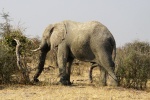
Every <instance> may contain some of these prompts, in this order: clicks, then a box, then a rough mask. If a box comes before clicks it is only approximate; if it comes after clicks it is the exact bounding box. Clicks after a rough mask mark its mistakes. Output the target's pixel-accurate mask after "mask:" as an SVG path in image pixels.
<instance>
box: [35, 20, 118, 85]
mask: <svg viewBox="0 0 150 100" xmlns="http://www.w3.org/2000/svg"><path fill="white" fill-rule="evenodd" d="M53 49H57V63H58V67H59V74H60V83H61V84H63V85H69V84H71V82H70V72H71V65H72V62H73V60H74V58H76V59H78V60H81V61H86V62H92V63H97V64H98V66H99V67H101V66H102V67H101V68H100V71H101V74H100V78H101V80H100V83H101V85H103V86H104V85H106V81H107V80H106V73H108V75H110V76H111V81H112V82H111V84H110V85H112V86H117V85H118V82H117V77H116V75H115V73H114V67H115V64H114V62H113V60H112V59H113V57H112V54H114V55H115V54H116V43H115V39H114V37H113V35H112V34H111V33H110V31H109V30H108V29H107V27H105V26H104V25H103V24H101V23H100V22H97V21H90V22H85V23H80V22H74V21H70V20H67V21H62V22H59V23H55V24H50V25H49V26H48V27H47V28H46V29H45V31H44V33H43V37H42V41H41V45H40V46H39V48H37V49H35V50H33V51H38V50H40V51H41V52H40V57H39V63H38V69H37V72H36V74H35V75H34V81H35V82H38V81H39V80H38V77H39V75H40V74H41V72H42V70H43V66H44V63H45V58H46V54H47V52H48V51H49V50H53ZM114 57H115V56H114ZM67 63H69V64H68V66H67ZM66 66H67V67H66Z"/></svg>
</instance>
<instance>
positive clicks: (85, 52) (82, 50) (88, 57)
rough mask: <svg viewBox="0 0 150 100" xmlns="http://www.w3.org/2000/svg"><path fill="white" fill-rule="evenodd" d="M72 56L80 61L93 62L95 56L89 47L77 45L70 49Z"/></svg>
mask: <svg viewBox="0 0 150 100" xmlns="http://www.w3.org/2000/svg"><path fill="white" fill-rule="evenodd" d="M71 52H72V54H73V56H74V57H75V58H76V59H78V60H81V61H94V60H95V55H94V54H93V52H92V50H91V48H90V46H89V45H81V44H80V45H77V46H74V47H72V48H71Z"/></svg>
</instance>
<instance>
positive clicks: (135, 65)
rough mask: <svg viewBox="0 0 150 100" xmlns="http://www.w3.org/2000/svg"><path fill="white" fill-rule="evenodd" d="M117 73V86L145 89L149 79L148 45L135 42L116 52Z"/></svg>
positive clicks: (149, 47)
mask: <svg viewBox="0 0 150 100" xmlns="http://www.w3.org/2000/svg"><path fill="white" fill-rule="evenodd" d="M116 60H117V62H116V65H117V71H116V74H117V76H118V79H119V84H120V85H121V86H124V87H129V88H130V87H131V88H136V89H144V88H146V83H147V81H148V79H149V78H150V45H149V43H146V42H139V41H135V42H133V43H128V44H126V45H125V46H124V47H122V48H118V50H117V59H116Z"/></svg>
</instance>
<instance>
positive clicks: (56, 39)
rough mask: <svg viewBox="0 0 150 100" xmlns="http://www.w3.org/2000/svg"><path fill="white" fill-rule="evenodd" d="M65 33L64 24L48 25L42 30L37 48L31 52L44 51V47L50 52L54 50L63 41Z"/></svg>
mask: <svg viewBox="0 0 150 100" xmlns="http://www.w3.org/2000/svg"><path fill="white" fill-rule="evenodd" d="M66 33H67V31H66V25H65V23H63V22H61V23H56V24H50V25H49V26H48V27H46V29H45V30H44V33H43V36H42V40H41V44H40V46H39V48H37V49H35V50H32V51H38V50H42V49H44V50H45V49H46V47H48V48H49V49H50V50H51V49H54V48H55V47H57V46H58V45H59V44H60V43H61V42H62V41H63V40H64V39H65V36H66Z"/></svg>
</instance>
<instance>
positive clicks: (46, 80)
mask: <svg viewBox="0 0 150 100" xmlns="http://www.w3.org/2000/svg"><path fill="white" fill-rule="evenodd" d="M74 67H75V66H74ZM80 67H81V69H83V68H82V67H83V66H80ZM33 73H35V72H33ZM33 73H31V77H32V75H33ZM75 73H76V72H75ZM57 76H58V69H57V68H56V69H52V68H50V70H45V71H44V72H43V73H42V75H41V76H40V77H39V79H40V80H41V82H40V83H39V84H37V85H14V86H12V85H11V86H0V100H150V92H148V91H147V92H146V91H138V90H134V89H125V88H122V87H116V88H113V87H100V86H98V85H97V84H98V82H97V81H96V80H97V77H98V76H99V70H98V69H94V71H93V77H94V79H95V80H94V83H92V84H91V83H89V80H88V67H86V68H84V71H82V73H81V75H76V74H72V75H71V81H73V85H72V86H62V85H56V83H57V81H58V80H59V78H58V77H57Z"/></svg>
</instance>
